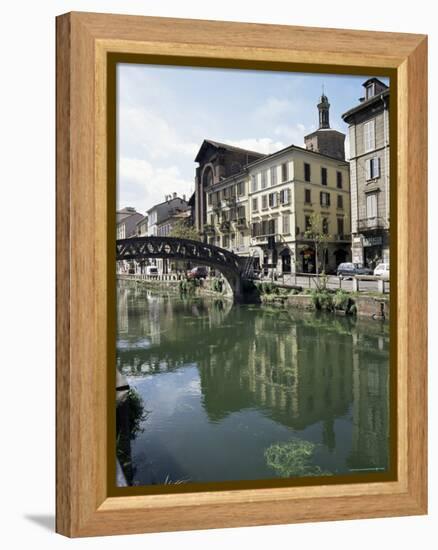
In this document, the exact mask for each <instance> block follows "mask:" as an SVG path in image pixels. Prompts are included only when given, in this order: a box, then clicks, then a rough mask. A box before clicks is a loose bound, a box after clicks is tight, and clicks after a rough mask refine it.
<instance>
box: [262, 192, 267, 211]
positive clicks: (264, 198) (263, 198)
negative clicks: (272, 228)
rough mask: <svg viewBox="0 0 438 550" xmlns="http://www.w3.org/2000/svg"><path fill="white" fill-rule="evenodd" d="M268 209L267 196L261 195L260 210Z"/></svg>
mask: <svg viewBox="0 0 438 550" xmlns="http://www.w3.org/2000/svg"><path fill="white" fill-rule="evenodd" d="M267 208H268V195H263V197H262V210H266V209H267Z"/></svg>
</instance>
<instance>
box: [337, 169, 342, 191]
mask: <svg viewBox="0 0 438 550" xmlns="http://www.w3.org/2000/svg"><path fill="white" fill-rule="evenodd" d="M336 187H337V188H338V189H342V172H336Z"/></svg>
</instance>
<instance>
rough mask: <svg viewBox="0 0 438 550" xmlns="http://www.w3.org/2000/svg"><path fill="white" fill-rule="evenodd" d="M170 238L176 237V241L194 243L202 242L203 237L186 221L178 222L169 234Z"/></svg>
mask: <svg viewBox="0 0 438 550" xmlns="http://www.w3.org/2000/svg"><path fill="white" fill-rule="evenodd" d="M169 237H175V238H176V239H191V240H192V241H200V240H201V236H200V235H199V233H198V232H197V231H196V229H195V228H194V227H193V225H190V224H188V223H187V222H186V221H184V220H181V221H178V222H177V223H176V224H175V225H174V226H173V227H172V230H171V232H170V233H169Z"/></svg>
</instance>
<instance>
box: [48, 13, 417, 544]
mask: <svg viewBox="0 0 438 550" xmlns="http://www.w3.org/2000/svg"><path fill="white" fill-rule="evenodd" d="M426 67H427V41H426V37H424V36H420V35H413V34H396V33H375V32H365V31H346V30H334V29H313V28H301V27H288V26H272V25H258V24H246V23H224V22H213V21H194V20H183V19H166V18H149V17H134V16H119V15H103V14H92V13H70V14H66V15H62V16H60V17H58V19H57V328H58V330H57V531H58V532H60V533H62V534H64V535H67V536H74V537H76V536H90V535H107V534H123V533H124V534H127V533H142V532H150V531H166V530H167V531H170V530H186V529H205V528H214V527H233V526H244V525H247V526H250V525H263V524H279V523H291V522H303V521H318V520H331V519H348V518H370V517H384V516H393V515H413V514H424V513H426V511H427V463H426V456H427V450H426V431H427V415H426V347H427V332H426V312H427V307H426V300H427V279H426V273H427V271H426V265H427V256H426V242H427V239H426V190H427V158H426V140H427V72H426Z"/></svg>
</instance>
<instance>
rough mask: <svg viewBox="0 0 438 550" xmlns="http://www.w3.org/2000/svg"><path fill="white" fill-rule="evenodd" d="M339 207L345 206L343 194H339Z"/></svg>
mask: <svg viewBox="0 0 438 550" xmlns="http://www.w3.org/2000/svg"><path fill="white" fill-rule="evenodd" d="M337 207H338V208H344V197H343V196H342V195H338V201H337Z"/></svg>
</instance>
